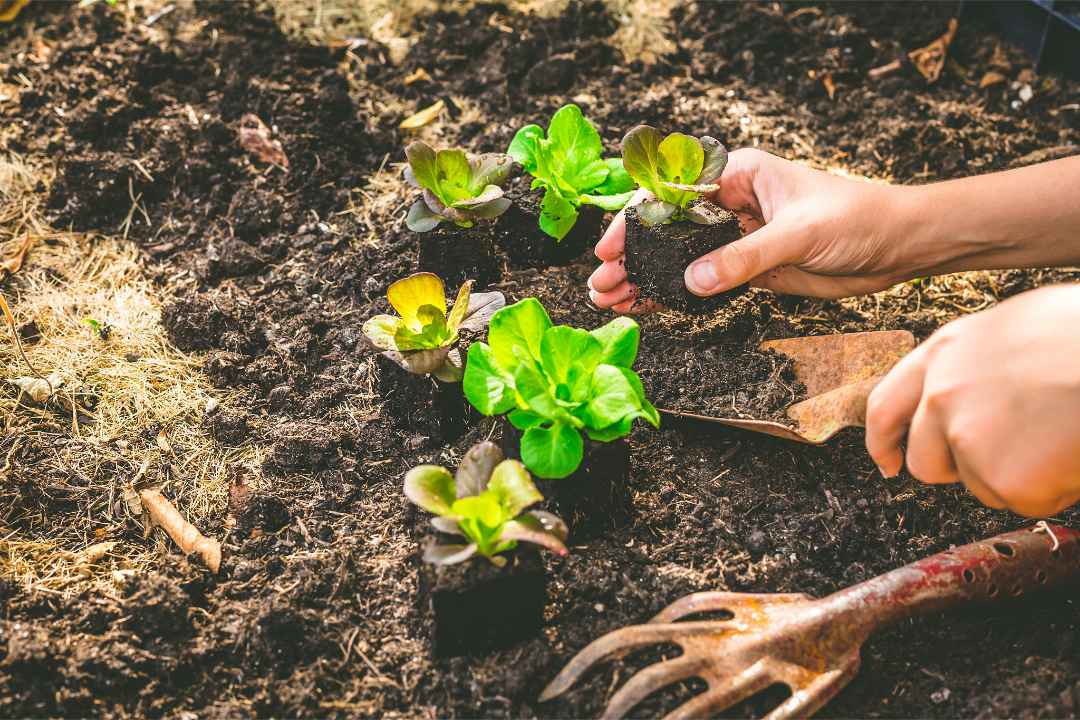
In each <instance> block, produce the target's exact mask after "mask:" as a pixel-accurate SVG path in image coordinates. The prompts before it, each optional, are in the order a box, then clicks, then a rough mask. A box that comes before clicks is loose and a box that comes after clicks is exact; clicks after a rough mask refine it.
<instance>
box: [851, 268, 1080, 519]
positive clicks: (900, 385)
mask: <svg viewBox="0 0 1080 720" xmlns="http://www.w3.org/2000/svg"><path fill="white" fill-rule="evenodd" d="M1077 327H1080V286H1077V285H1058V286H1052V287H1046V288H1041V289H1039V290H1033V291H1031V292H1027V293H1024V294H1022V295H1019V296H1017V297H1015V298H1012V299H1010V300H1007V301H1006V302H1003V303H1002V304H1001V305H999V306H997V307H995V308H993V309H990V310H986V311H984V312H981V313H978V314H975V315H970V316H968V317H965V318H961V319H959V320H956V321H953V322H951V323H949V324H948V325H946V326H945V327H943V328H942V329H941V330H939V331H938V332H937V333H935V334H934V335H933V336H932V337H931V338H930V339H929V340H927V341H926V342H924V343H923V344H922V345H921V346H919V347H918V348H916V349H915V351H914V352H912V353H911V354H910V355H908V356H907V357H905V358H904V359H903V360H901V361H900V363H899V364H898V365H897V366H896V367H895V368H893V370H892V371H891V372H890V373H889V374H888V375H886V376H885V379H884V380H883V381H882V382H881V384H880V385H879V386H878V387H877V388H876V389H875V390H874V392H873V393H872V394H871V395H870V399H869V403H868V406H867V414H866V447H867V449H868V450H869V451H870V454H871V456H872V457H873V458H874V462H876V463H877V464H878V467H880V468H881V473H882V474H883V475H885V476H886V477H891V476H893V475H896V474H897V473H898V472H900V468H901V467H902V465H903V463H904V451H903V448H902V447H901V441H902V440H903V439H904V436H905V435H907V464H908V470H909V471H910V472H911V474H912V475H914V476H915V477H917V478H918V479H920V480H922V481H923V482H928V483H953V482H963V483H964V484H965V485H966V486H967V487H968V489H969V490H970V491H971V492H972V494H974V495H975V496H976V497H977V498H979V500H980V501H982V502H983V504H985V505H988V506H990V507H993V508H1002V507H1008V508H1009V509H1011V510H1013V511H1014V512H1018V513H1020V514H1022V515H1029V516H1048V515H1054V514H1056V513H1058V512H1061V511H1062V510H1064V509H1065V508H1067V507H1068V506H1070V505H1072V504H1073V503H1075V502H1077V501H1078V500H1080V470H1078V468H1080V443H1077V441H1076V439H1077V438H1078V437H1080V365H1078V364H1077V362H1076V358H1077V357H1080V333H1077V332H1076V328H1077Z"/></svg>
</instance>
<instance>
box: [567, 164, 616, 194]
mask: <svg viewBox="0 0 1080 720" xmlns="http://www.w3.org/2000/svg"><path fill="white" fill-rule="evenodd" d="M608 172H609V170H608V164H607V163H606V162H604V161H603V160H593V161H592V162H591V163H589V164H588V165H586V166H585V167H583V168H582V169H581V170H580V171H579V172H578V174H577V175H571V176H569V177H570V180H568V183H569V184H570V187H572V188H574V190H575V191H576V192H575V194H578V195H580V194H581V193H584V192H587V191H589V190H592V189H593V188H594V187H596V186H597V185H599V184H600V183H602V182H604V180H605V179H606V178H607V176H608Z"/></svg>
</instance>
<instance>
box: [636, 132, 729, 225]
mask: <svg viewBox="0 0 1080 720" xmlns="http://www.w3.org/2000/svg"><path fill="white" fill-rule="evenodd" d="M622 154H623V166H624V167H625V168H626V172H627V173H628V174H629V175H630V177H631V178H633V179H634V180H635V181H636V182H637V183H638V184H639V185H641V187H643V188H645V189H647V190H648V191H649V192H651V193H652V194H653V195H655V196H656V199H655V200H651V201H649V202H643V203H641V204H640V205H638V206H637V212H638V217H640V218H641V222H642V223H643V224H645V225H656V224H658V223H663V222H667V221H668V220H674V221H680V220H690V221H691V222H695V223H698V224H701V225H713V224H715V223H717V222H719V221H720V216H719V215H718V214H717V213H716V212H715V210H713V209H712V207H711V205H710V204H709V203H708V202H707V201H698V202H695V200H697V198H698V197H700V196H701V195H702V193H710V192H715V191H717V190H719V189H720V186H719V185H713V184H712V183H713V182H714V181H715V180H716V179H717V178H719V177H720V173H722V172H724V167H725V166H726V165H727V157H728V156H727V150H726V149H725V148H724V146H723V145H721V144H720V142H719V141H718V140H716V139H714V138H711V137H708V136H704V137H700V138H693V137H690V136H689V135H683V134H681V133H672V134H671V135H668V136H667V137H666V138H665V137H663V136H662V135H660V133H659V132H657V130H656V129H655V128H651V127H649V126H648V125H638V126H637V127H636V128H634V129H632V130H631V131H630V132H628V133H626V136H625V137H623V140H622Z"/></svg>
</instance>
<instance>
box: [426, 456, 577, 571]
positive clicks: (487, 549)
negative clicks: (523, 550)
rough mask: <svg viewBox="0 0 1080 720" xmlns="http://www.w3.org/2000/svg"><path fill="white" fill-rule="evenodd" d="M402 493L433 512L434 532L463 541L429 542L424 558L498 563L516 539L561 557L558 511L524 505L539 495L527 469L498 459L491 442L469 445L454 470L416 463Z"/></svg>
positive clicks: (561, 529)
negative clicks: (478, 557)
mask: <svg viewBox="0 0 1080 720" xmlns="http://www.w3.org/2000/svg"><path fill="white" fill-rule="evenodd" d="M405 497H407V498H409V499H410V500H412V501H413V502H414V503H416V504H417V505H419V506H420V507H422V508H424V509H425V510H427V511H428V512H431V513H435V515H437V516H438V517H436V518H433V519H432V521H431V524H432V525H434V526H435V528H436V529H437V530H439V531H440V532H444V533H450V534H452V535H461V536H463V537H464V538H465V539H466V540H468V541H469V544H468V545H435V544H432V545H429V546H428V548H427V550H426V551H425V552H424V562H429V563H433V564H436V565H453V564H455V563H460V562H464V561H466V560H468V559H469V558H471V557H472V556H473V555H477V554H479V555H483V556H484V557H486V558H487V559H488V560H490V561H491V562H493V563H495V564H496V565H498V566H499V567H503V566H505V565H506V558H505V557H502V556H500V555H499V554H498V553H501V552H504V551H506V550H511V549H513V548H514V547H516V546H517V544H518V541H524V542H531V543H535V544H536V545H540V546H542V547H546V548H547V549H548V550H553V551H555V552H557V553H559V554H560V555H565V554H566V552H567V550H566V545H564V544H563V543H564V542H565V541H566V536H567V534H568V529H567V527H566V523H564V522H563V521H562V520H561V519H560V518H559V516H558V515H553V514H551V513H549V512H544V511H543V510H533V511H532V512H528V513H525V512H524V510H525V508H527V507H529V506H530V505H532V504H533V503H537V502H540V501H541V500H543V499H544V496H543V495H541V494H540V493H539V492H537V490H536V486H535V485H533V482H532V479H530V477H529V471H528V470H526V469H525V466H524V465H522V464H521V463H519V462H518V461H517V460H503V455H502V452H501V451H500V450H499V448H498V447H496V446H495V443H492V442H482V443H479V444H477V445H473V446H472V448H470V449H469V451H468V452H467V453H465V457H464V458H462V460H461V464H460V465H459V466H458V470H457V474H456V475H454V476H451V475H450V473H449V472H448V471H447V470H446V469H444V468H441V467H438V466H436V465H420V466H418V467H414V468H413V469H412V470H410V471H409V472H408V473H406V474H405Z"/></svg>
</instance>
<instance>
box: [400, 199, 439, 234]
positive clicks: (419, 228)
mask: <svg viewBox="0 0 1080 720" xmlns="http://www.w3.org/2000/svg"><path fill="white" fill-rule="evenodd" d="M442 221H443V216H442V215H438V214H436V213H434V212H432V211H431V208H429V207H428V204H427V202H425V201H424V200H422V199H421V200H417V201H416V202H414V203H413V205H412V207H411V208H409V214H408V215H406V216H405V225H406V226H407V227H408V228H409V229H410V230H412V231H413V232H428V231H429V230H434V229H435V228H436V227H438V225H439V223H441V222H442Z"/></svg>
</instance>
